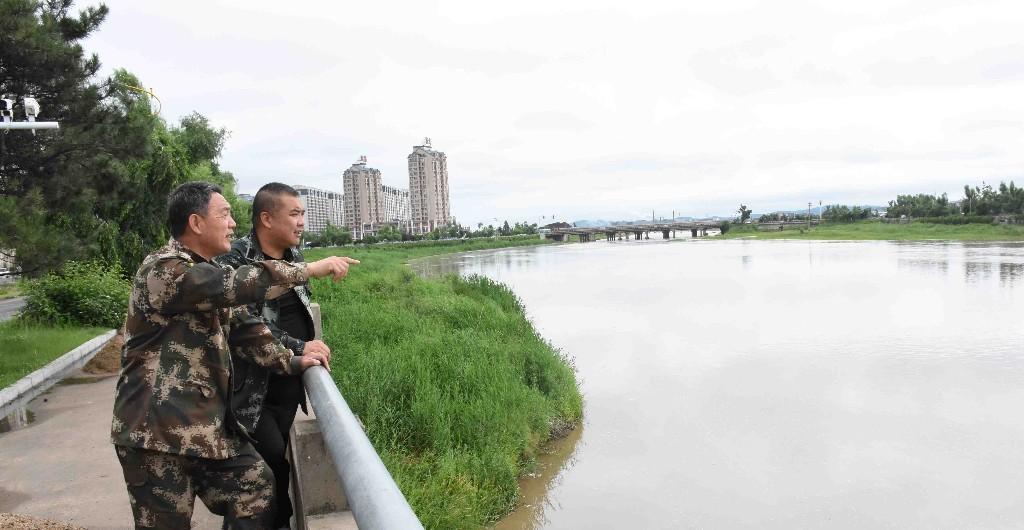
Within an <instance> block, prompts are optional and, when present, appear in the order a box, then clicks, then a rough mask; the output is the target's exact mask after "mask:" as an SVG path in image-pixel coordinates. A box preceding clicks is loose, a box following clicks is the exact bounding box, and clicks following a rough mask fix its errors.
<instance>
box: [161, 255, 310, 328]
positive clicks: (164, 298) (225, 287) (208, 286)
mask: <svg viewBox="0 0 1024 530" xmlns="http://www.w3.org/2000/svg"><path fill="white" fill-rule="evenodd" d="M307 278H308V273H307V271H306V264H305V263H289V262H287V261H278V260H271V261H262V262H258V263H253V264H251V265H243V266H241V267H238V268H236V269H231V268H228V267H223V266H220V265H215V264H213V263H190V262H187V261H185V260H182V259H179V258H165V259H162V260H159V261H157V262H156V263H155V264H154V265H153V268H152V269H151V270H150V271H149V274H148V275H147V277H146V287H147V290H148V296H149V303H150V304H151V305H152V306H153V308H154V309H155V310H156V312H158V313H161V314H175V313H189V312H193V311H209V310H211V309H214V308H220V307H231V306H237V305H244V304H249V303H252V302H256V301H258V300H261V299H263V298H265V297H266V296H267V290H268V289H270V287H271V286H274V285H296V284H299V283H302V282H304V281H306V280H307Z"/></svg>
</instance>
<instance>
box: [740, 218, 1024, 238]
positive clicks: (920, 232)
mask: <svg viewBox="0 0 1024 530" xmlns="http://www.w3.org/2000/svg"><path fill="white" fill-rule="evenodd" d="M722 237H723V238H724V239H801V240H818V241H934V240H938V241H984V242H999V241H1024V225H1005V224H963V225H947V224H936V223H918V222H913V223H905V224H900V223H883V222H881V221H876V220H870V221H858V222H855V223H825V224H822V225H817V226H812V227H810V228H807V227H803V226H798V225H789V226H786V229H785V230H780V231H765V230H759V229H758V227H757V224H754V223H752V224H744V225H738V224H733V225H732V226H731V227H730V229H729V230H728V232H726V234H725V235H724V236H722Z"/></svg>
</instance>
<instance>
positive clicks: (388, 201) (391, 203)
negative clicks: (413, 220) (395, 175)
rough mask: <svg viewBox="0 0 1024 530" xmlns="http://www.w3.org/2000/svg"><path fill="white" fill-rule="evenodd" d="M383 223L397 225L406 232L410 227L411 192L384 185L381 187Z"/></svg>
mask: <svg viewBox="0 0 1024 530" xmlns="http://www.w3.org/2000/svg"><path fill="white" fill-rule="evenodd" d="M380 199H381V201H380V202H381V208H380V212H381V222H384V223H389V224H394V225H397V226H398V228H399V229H401V230H403V231H406V230H408V225H409V218H410V213H409V190H402V189H398V188H395V187H393V186H388V185H387V184H384V185H382V186H381V187H380Z"/></svg>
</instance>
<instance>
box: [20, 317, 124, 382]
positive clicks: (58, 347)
mask: <svg viewBox="0 0 1024 530" xmlns="http://www.w3.org/2000/svg"><path fill="white" fill-rule="evenodd" d="M104 331H106V330H105V329H103V328H89V327H53V326H47V325H38V324H28V323H25V322H21V321H19V320H9V321H7V322H0V388H4V387H7V386H10V385H11V384H13V383H15V382H16V381H17V380H18V379H21V378H22V377H25V376H26V375H28V374H30V373H32V372H34V371H35V370H38V369H40V368H42V367H43V366H46V365H47V364H48V363H49V362H50V361H53V360H54V359H56V358H58V357H60V356H61V355H64V354H65V353H67V352H69V351H71V350H73V349H75V348H77V347H78V346H80V345H81V344H82V343H83V342H85V341H87V340H89V339H91V338H93V337H95V336H97V335H99V334H101V333H103V332H104Z"/></svg>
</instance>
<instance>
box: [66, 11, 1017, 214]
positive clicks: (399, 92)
mask: <svg viewBox="0 0 1024 530" xmlns="http://www.w3.org/2000/svg"><path fill="white" fill-rule="evenodd" d="M106 3H107V5H108V6H109V7H110V16H109V17H108V19H107V21H106V23H105V24H104V25H103V26H102V27H101V29H100V31H99V32H98V33H97V34H96V35H95V36H93V37H91V38H90V39H89V40H88V41H87V42H86V43H85V46H86V49H87V50H88V51H91V52H96V53H98V54H99V56H100V59H101V61H102V62H103V64H104V68H105V72H109V71H110V70H111V69H113V68H117V67H123V68H126V69H128V70H129V71H131V72H133V73H135V74H136V75H138V76H139V77H140V78H141V79H142V81H143V83H144V84H145V85H146V86H148V87H153V89H154V90H155V91H156V93H157V95H158V96H159V97H160V99H161V100H162V101H163V111H162V115H163V116H164V118H166V119H167V120H168V121H171V122H174V121H177V119H179V118H180V117H181V116H183V115H185V114H187V113H189V112H191V111H193V110H196V111H199V112H200V113H202V114H204V115H206V116H207V117H209V118H210V120H211V121H212V122H213V123H214V124H215V125H217V126H223V127H226V128H227V129H229V130H230V131H231V137H230V139H229V140H228V143H227V146H226V147H225V150H224V156H223V159H222V161H221V162H222V166H223V167H224V168H225V169H227V170H229V171H231V172H233V173H234V174H235V176H236V177H237V178H238V180H239V188H240V191H241V192H250V193H251V192H255V190H256V189H257V188H258V187H259V186H261V185H262V184H264V183H266V182H269V181H271V180H280V181H284V182H287V183H290V184H305V185H310V186H316V187H321V188H326V189H332V190H337V191H340V190H341V173H342V171H344V169H345V168H347V167H349V166H350V165H351V164H352V163H353V162H355V161H356V159H357V158H358V157H359V156H360V155H366V156H367V157H368V158H369V164H370V165H371V166H372V167H376V168H378V169H380V170H381V171H382V173H383V179H384V182H385V183H387V184H391V185H396V186H399V187H403V188H408V176H407V170H406V156H407V155H408V154H409V152H410V151H411V149H412V147H413V146H414V145H417V144H419V143H421V142H422V139H423V137H425V136H429V137H431V138H432V139H433V145H434V147H435V148H436V149H439V150H442V151H444V152H445V153H447V155H448V168H449V183H450V187H451V202H452V214H453V215H455V216H456V217H457V218H458V220H459V221H460V222H462V223H463V224H473V225H475V224H476V223H477V222H479V221H483V222H485V223H487V222H493V221H492V219H494V218H497V219H499V220H504V219H509V220H510V221H515V220H531V221H533V220H539V218H540V216H542V215H544V216H546V217H550V216H551V215H555V216H557V217H559V218H563V219H567V220H570V221H571V220H575V219H596V218H601V219H632V218H645V217H650V215H651V210H655V211H656V214H657V215H658V216H665V217H667V216H669V215H670V214H671V212H672V211H673V210H675V211H676V212H682V213H683V214H688V215H704V214H728V213H730V212H733V211H735V210H736V208H737V207H738V206H739V204H740V203H741V202H742V203H744V204H746V205H748V206H749V207H750V208H752V209H753V210H754V212H755V213H764V212H769V211H772V210H776V209H793V208H800V207H806V205H807V202H808V201H813V202H814V204H815V206H817V203H818V201H819V200H822V201H824V202H825V204H829V203H846V204H855V203H857V204H865V203H868V204H885V203H886V202H887V201H888V200H889V199H890V198H893V197H894V196H895V195H896V194H897V193H918V192H928V193H942V192H948V193H949V194H950V197H951V198H953V199H957V198H959V197H961V196H962V188H963V185H964V184H965V183H978V184H980V183H981V181H982V180H984V181H986V182H990V183H991V182H998V181H999V180H1000V179H1004V180H1009V179H1013V178H1016V180H1017V182H1018V183H1020V182H1021V181H1022V180H1024V178H1022V174H1024V172H1022V168H1024V164H1022V161H1024V39H1022V38H1021V34H1022V29H1021V28H1024V3H1022V2H1020V1H1019V0H1013V1H1005V2H998V1H996V2H985V1H973V2H963V1H956V2H953V1H946V0H927V1H905V0H885V1H865V0H860V1H856V2H850V1H842V2H840V1H828V2H826V1H821V2H797V1H782V0H776V1H765V2H757V1H747V0H735V1H732V0H728V1H723V0H716V1H713V2H709V1H701V2H681V1H674V2H643V1H628V2H623V1H614V2H606V1H602V0H583V1H561V0H543V1H533V0H517V1H515V2H501V3H497V2H481V1H477V0H473V1H469V0H467V1H461V0H460V1H448V0H441V1H423V2H388V1H379V0H377V1H366V2H281V1H275V2H263V1H254V0H246V1H238V2H217V1H210V0H203V1H175V2H139V1H137V0H132V1H129V0H110V1H107V2H106ZM89 4H90V3H88V2H80V4H79V7H81V6H84V5H89Z"/></svg>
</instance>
